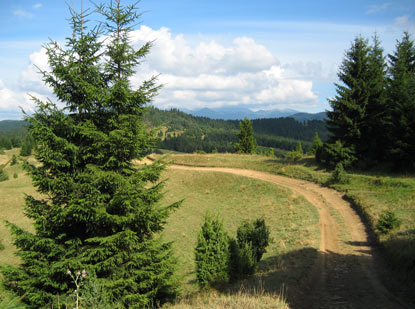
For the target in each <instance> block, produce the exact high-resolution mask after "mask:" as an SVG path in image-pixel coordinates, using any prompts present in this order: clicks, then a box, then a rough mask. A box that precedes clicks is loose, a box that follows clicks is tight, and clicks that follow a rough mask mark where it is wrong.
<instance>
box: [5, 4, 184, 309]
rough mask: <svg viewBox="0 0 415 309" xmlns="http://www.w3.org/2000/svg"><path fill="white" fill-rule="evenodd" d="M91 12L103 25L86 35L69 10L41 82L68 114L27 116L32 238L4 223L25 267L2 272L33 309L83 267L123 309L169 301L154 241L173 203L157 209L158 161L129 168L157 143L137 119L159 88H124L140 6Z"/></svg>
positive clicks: (169, 284)
mask: <svg viewBox="0 0 415 309" xmlns="http://www.w3.org/2000/svg"><path fill="white" fill-rule="evenodd" d="M97 11H98V12H99V13H100V14H102V15H103V16H104V18H105V22H104V23H103V24H102V25H100V26H96V27H93V28H92V29H89V28H87V26H88V21H87V20H86V19H85V17H86V16H87V15H88V12H81V14H77V13H76V12H72V19H71V21H72V28H73V35H72V36H71V37H70V38H68V39H67V41H66V44H65V46H64V47H63V46H61V45H59V44H58V43H57V42H54V41H51V42H50V43H49V44H47V45H46V49H47V55H48V58H49V66H50V72H42V74H43V78H44V80H45V82H46V84H47V85H49V86H50V87H51V88H52V89H53V90H54V93H55V95H56V97H57V98H58V100H59V101H60V105H59V106H62V105H61V104H64V106H65V107H64V108H63V109H62V108H59V107H58V105H56V104H54V103H52V102H51V101H47V102H42V101H40V100H37V99H35V98H34V100H35V101H36V103H37V111H36V112H35V113H34V114H33V116H31V117H27V120H28V121H29V123H30V133H31V136H32V137H33V138H34V139H35V141H36V143H37V145H38V147H37V149H35V157H36V159H37V161H38V162H39V164H36V165H31V164H29V163H26V164H25V167H26V170H27V171H28V172H29V173H30V175H31V177H32V180H33V184H34V186H35V187H36V188H37V191H38V192H39V193H41V194H42V198H35V197H33V196H26V215H27V216H28V217H29V218H30V219H32V220H33V222H34V232H33V233H31V232H28V231H25V230H23V229H21V228H20V227H18V226H16V225H14V224H12V223H8V226H9V228H10V230H11V232H12V234H13V236H14V243H15V245H16V247H17V249H18V252H17V254H18V256H19V257H20V258H21V261H22V263H21V265H20V266H18V267H12V266H7V267H3V268H2V269H1V271H2V274H3V276H4V281H5V284H6V285H7V286H8V287H10V288H13V289H14V290H15V291H16V292H17V293H18V294H19V295H23V294H25V295H26V296H25V298H24V301H25V302H27V303H28V304H29V305H30V306H32V307H36V308H39V307H41V306H44V305H45V304H47V303H50V302H51V301H52V299H56V295H58V294H65V293H67V292H68V291H69V290H73V289H74V285H73V282H71V280H70V278H68V276H66V270H67V269H85V270H86V271H87V272H88V273H89V274H91V276H93V277H94V278H96V280H97V282H98V283H99V285H100V286H101V287H102V289H103V291H105V293H106V294H107V295H106V297H107V298H108V299H109V300H110V301H111V302H114V301H117V302H121V303H122V304H123V306H125V307H129V308H134V307H137V308H142V307H145V306H153V305H156V304H161V303H163V302H165V301H167V300H169V299H170V298H172V297H174V296H175V294H176V287H175V284H174V282H173V280H172V274H173V271H174V266H175V260H174V258H173V257H172V253H171V244H169V243H163V242H162V241H161V239H160V237H159V232H160V231H161V230H162V229H163V225H164V223H165V222H166V219H167V217H168V215H169V213H170V212H171V211H172V210H173V209H174V208H176V207H178V205H179V203H175V204H172V205H170V206H166V207H162V206H160V203H159V201H160V199H161V198H162V197H163V194H162V189H163V182H161V181H160V180H159V179H160V174H161V172H162V171H163V169H164V165H163V163H161V162H156V163H154V164H152V165H145V166H141V167H136V166H135V165H133V164H132V160H133V159H135V158H139V159H140V158H142V157H143V156H144V155H145V154H146V153H147V152H148V149H149V148H150V147H151V146H152V145H154V142H155V139H154V137H153V136H154V135H153V132H150V131H149V130H148V128H147V127H146V125H145V123H144V122H143V121H142V115H143V112H144V110H145V107H146V106H147V105H148V103H149V102H150V101H151V99H152V97H153V96H155V95H156V94H157V91H158V89H159V87H158V86H157V85H156V80H155V78H152V79H150V80H148V81H146V82H144V83H143V84H142V85H140V86H138V87H135V88H134V89H133V88H132V86H131V85H130V81H129V78H130V77H131V76H132V75H133V74H134V72H135V68H136V66H137V65H138V64H140V61H141V60H142V58H143V57H144V56H145V55H146V54H147V53H148V52H149V50H150V45H151V44H150V43H148V44H145V45H144V46H142V47H141V48H139V49H138V50H137V49H135V48H134V47H133V46H132V45H131V42H130V40H129V33H130V32H131V31H132V27H133V26H134V25H135V24H136V22H137V19H138V18H139V17H140V14H138V13H137V7H136V6H135V5H131V6H121V5H120V3H119V1H114V2H113V1H111V2H110V4H109V5H101V6H99V7H97ZM102 35H105V40H104V41H103V40H101V37H102Z"/></svg>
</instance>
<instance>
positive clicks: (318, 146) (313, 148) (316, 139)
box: [310, 132, 323, 155]
mask: <svg viewBox="0 0 415 309" xmlns="http://www.w3.org/2000/svg"><path fill="white" fill-rule="evenodd" d="M321 147H323V142H322V141H321V139H320V137H319V136H318V133H317V132H316V134H315V135H314V137H313V142H312V145H311V149H310V154H313V155H315V154H316V153H317V152H318V151H319V150H320V149H321Z"/></svg>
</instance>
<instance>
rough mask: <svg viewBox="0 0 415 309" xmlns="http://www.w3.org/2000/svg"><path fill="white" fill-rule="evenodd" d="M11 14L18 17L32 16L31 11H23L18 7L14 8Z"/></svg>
mask: <svg viewBox="0 0 415 309" xmlns="http://www.w3.org/2000/svg"><path fill="white" fill-rule="evenodd" d="M13 15H14V16H18V17H22V18H32V17H33V14H32V13H30V12H28V11H25V10H20V9H19V10H14V11H13Z"/></svg>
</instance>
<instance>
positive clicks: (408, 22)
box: [395, 15, 415, 32]
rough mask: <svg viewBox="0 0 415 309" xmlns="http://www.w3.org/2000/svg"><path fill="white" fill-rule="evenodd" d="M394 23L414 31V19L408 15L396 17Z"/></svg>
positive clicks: (405, 29) (406, 29)
mask: <svg viewBox="0 0 415 309" xmlns="http://www.w3.org/2000/svg"><path fill="white" fill-rule="evenodd" d="M395 25H396V26H397V27H398V28H401V29H403V30H404V31H408V32H415V21H414V20H413V19H411V18H410V16H409V15H403V16H399V17H396V18H395Z"/></svg>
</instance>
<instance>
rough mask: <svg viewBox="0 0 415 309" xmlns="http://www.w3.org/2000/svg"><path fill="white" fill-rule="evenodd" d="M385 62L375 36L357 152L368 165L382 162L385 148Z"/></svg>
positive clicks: (386, 121) (386, 118) (370, 54)
mask: <svg viewBox="0 0 415 309" xmlns="http://www.w3.org/2000/svg"><path fill="white" fill-rule="evenodd" d="M386 68H387V66H386V60H385V57H384V55H383V49H382V47H381V46H380V41H379V38H378V37H377V35H375V36H374V37H373V45H372V47H371V50H370V52H369V76H370V78H369V80H368V85H367V88H368V90H369V99H368V104H367V106H366V111H365V116H364V119H363V122H362V124H361V141H360V144H359V146H358V147H357V149H356V150H357V151H358V153H359V156H360V158H361V160H363V161H366V162H367V163H369V164H375V163H377V162H380V161H384V159H385V156H386V149H385V148H386V147H385V139H384V135H383V134H382V133H381V132H383V131H384V128H385V126H386V124H387V123H388V117H387V113H386Z"/></svg>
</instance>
